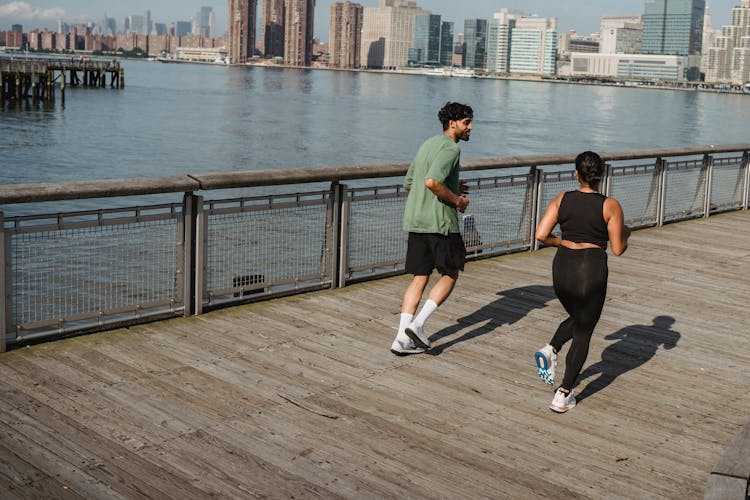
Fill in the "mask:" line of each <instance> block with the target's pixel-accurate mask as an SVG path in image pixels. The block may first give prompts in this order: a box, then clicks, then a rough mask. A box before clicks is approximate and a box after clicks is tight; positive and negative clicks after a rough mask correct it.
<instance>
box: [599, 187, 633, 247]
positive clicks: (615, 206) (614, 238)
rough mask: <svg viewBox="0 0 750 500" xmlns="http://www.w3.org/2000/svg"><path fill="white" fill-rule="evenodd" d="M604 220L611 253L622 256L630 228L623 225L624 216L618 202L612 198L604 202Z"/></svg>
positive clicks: (626, 245)
mask: <svg viewBox="0 0 750 500" xmlns="http://www.w3.org/2000/svg"><path fill="white" fill-rule="evenodd" d="M604 220H605V222H606V223H607V233H608V234H609V244H610V248H612V253H613V254H615V255H622V254H623V253H624V252H625V250H627V249H628V238H629V237H630V228H629V227H628V226H626V225H625V216H624V215H623V213H622V207H621V206H620V202H618V201H617V200H615V199H614V198H607V199H606V200H604Z"/></svg>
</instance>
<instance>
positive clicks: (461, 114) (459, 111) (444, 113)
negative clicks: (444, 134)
mask: <svg viewBox="0 0 750 500" xmlns="http://www.w3.org/2000/svg"><path fill="white" fill-rule="evenodd" d="M464 118H472V119H473V118H474V110H473V109H471V106H468V105H466V104H460V103H457V102H448V103H446V104H445V106H443V108H442V109H441V110H440V111H438V119H439V120H440V123H442V124H443V130H448V127H449V126H450V121H451V120H456V121H458V120H463V119H464Z"/></svg>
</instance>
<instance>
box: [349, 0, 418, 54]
mask: <svg viewBox="0 0 750 500" xmlns="http://www.w3.org/2000/svg"><path fill="white" fill-rule="evenodd" d="M418 14H430V12H429V11H426V10H423V9H422V8H420V7H418V6H417V2H412V1H407V0H379V3H378V6H377V7H365V9H364V18H363V21H362V50H361V53H360V64H361V65H362V66H364V67H367V68H384V69H396V68H398V67H401V66H406V64H407V62H408V57H409V49H410V48H411V47H412V46H413V44H414V18H415V17H416V16H417V15H418Z"/></svg>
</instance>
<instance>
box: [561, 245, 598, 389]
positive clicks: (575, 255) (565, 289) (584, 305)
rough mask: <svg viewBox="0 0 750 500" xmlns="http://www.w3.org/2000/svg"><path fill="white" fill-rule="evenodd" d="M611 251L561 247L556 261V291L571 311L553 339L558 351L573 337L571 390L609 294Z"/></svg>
mask: <svg viewBox="0 0 750 500" xmlns="http://www.w3.org/2000/svg"><path fill="white" fill-rule="evenodd" d="M608 274H609V270H608V268H607V252H606V251H605V250H602V249H600V248H587V249H583V250H571V249H570V248H566V247H559V248H558V250H557V253H556V254H555V259H554V260H553V262H552V282H553V284H554V286H555V293H556V294H557V298H558V299H559V300H560V303H561V304H562V305H563V307H564V308H565V311H566V312H567V313H568V314H569V315H570V317H569V318H568V319H566V320H565V321H563V322H562V323H560V326H559V327H557V331H556V332H555V335H554V337H552V340H551V341H550V344H552V347H554V348H555V350H556V351H558V352H559V351H560V350H561V349H562V347H563V345H564V344H565V343H566V342H567V341H569V340H570V339H573V343H572V344H571V346H570V350H569V351H568V354H567V356H565V377H563V381H562V385H561V387H563V388H564V389H568V390H570V389H571V388H572V387H573V384H574V383H575V381H576V378H578V374H580V373H581V369H582V368H583V364H584V363H585V362H586V357H587V356H588V353H589V342H590V341H591V334H593V333H594V327H595V326H596V323H597V322H598V321H599V316H601V314H602V308H603V307H604V299H605V298H606V296H607V275H608Z"/></svg>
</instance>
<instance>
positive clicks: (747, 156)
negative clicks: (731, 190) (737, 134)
mask: <svg viewBox="0 0 750 500" xmlns="http://www.w3.org/2000/svg"><path fill="white" fill-rule="evenodd" d="M742 169H743V171H744V173H745V182H744V186H743V189H742V210H747V209H748V203H750V151H745V152H744V153H742Z"/></svg>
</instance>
